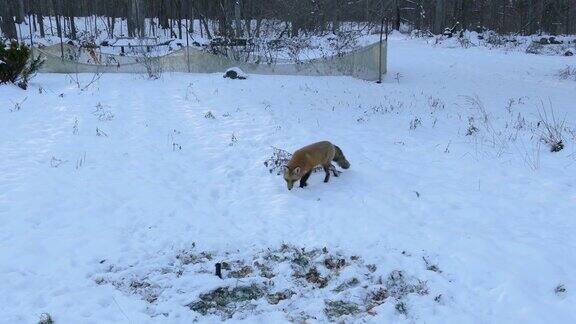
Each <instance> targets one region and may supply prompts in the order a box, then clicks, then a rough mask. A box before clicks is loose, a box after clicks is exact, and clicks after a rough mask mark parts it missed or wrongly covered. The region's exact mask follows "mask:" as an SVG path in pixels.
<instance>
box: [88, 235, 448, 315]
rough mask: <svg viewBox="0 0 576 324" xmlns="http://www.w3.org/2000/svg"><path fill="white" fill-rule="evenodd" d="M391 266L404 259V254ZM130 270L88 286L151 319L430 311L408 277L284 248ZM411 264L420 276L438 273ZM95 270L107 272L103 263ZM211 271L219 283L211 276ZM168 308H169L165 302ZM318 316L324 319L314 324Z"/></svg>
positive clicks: (176, 256) (352, 259) (427, 298)
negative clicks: (141, 304) (131, 301)
mask: <svg viewBox="0 0 576 324" xmlns="http://www.w3.org/2000/svg"><path fill="white" fill-rule="evenodd" d="M394 257H396V258H410V257H411V256H410V255H408V254H406V253H403V255H399V254H396V255H395V256H394ZM143 260H146V261H143V262H140V263H137V264H130V265H115V264H114V265H112V264H109V265H105V267H104V269H102V272H101V273H99V274H97V275H95V276H94V277H93V280H94V281H95V282H96V283H97V284H99V285H112V286H114V287H115V288H116V289H118V290H120V291H122V292H123V293H125V294H127V295H129V296H134V297H136V298H138V299H142V300H145V301H146V302H148V303H149V304H150V309H151V312H152V314H151V315H152V316H154V315H155V314H157V313H161V312H162V311H160V310H162V309H164V311H163V312H166V310H165V307H166V305H170V304H174V303H173V301H177V304H180V305H182V306H184V307H185V308H186V309H188V310H189V311H190V312H195V313H196V315H197V316H198V317H197V318H196V319H199V317H201V316H213V317H214V316H215V317H217V318H219V319H222V320H224V319H229V318H236V319H244V318H246V317H247V316H249V315H253V314H262V313H265V312H280V313H283V314H284V316H285V318H286V319H288V320H290V321H299V322H300V321H306V320H309V319H318V320H323V319H324V320H330V321H336V320H345V319H350V320H353V319H355V320H359V319H362V318H364V317H366V316H369V315H374V314H376V313H377V312H378V311H379V310H380V309H381V308H382V307H384V306H383V305H384V304H386V305H389V308H391V309H394V312H395V313H396V314H397V316H400V315H402V316H407V315H409V311H408V306H407V302H408V301H409V300H411V299H412V298H417V299H421V300H424V303H426V304H428V306H426V307H430V305H434V304H437V303H438V302H439V301H440V299H441V294H435V295H434V294H431V291H430V288H429V287H428V284H427V281H425V280H421V279H419V278H417V277H415V276H412V275H410V274H409V273H410V272H412V271H407V270H392V271H381V270H379V269H378V268H377V266H376V265H375V264H368V263H366V262H365V261H364V260H363V259H362V258H361V257H360V256H358V255H346V254H342V253H338V252H336V253H332V252H329V251H328V249H327V248H321V249H320V248H316V249H306V248H304V247H299V246H294V245H287V244H283V245H281V246H280V247H278V248H274V249H266V250H262V251H257V252H253V253H245V254H244V253H240V252H238V251H235V252H209V251H199V250H197V249H196V248H195V246H194V245H192V246H191V247H190V248H187V249H182V250H180V251H176V252H175V253H174V252H172V253H168V254H167V255H161V256H159V257H157V258H152V259H143ZM423 260H424V261H425V262H424V263H422V262H419V263H417V267H418V268H421V269H419V270H423V269H426V270H429V271H432V273H436V275H435V276H434V277H433V278H434V279H435V280H436V279H440V280H442V279H441V276H440V275H439V274H440V273H441V271H440V269H439V268H438V267H437V266H436V265H433V266H430V264H429V263H428V261H427V259H426V258H425V257H424V258H423ZM102 264H106V261H105V260H103V261H102ZM215 269H218V271H219V272H217V274H219V275H220V276H221V277H222V279H220V278H219V277H218V276H216V275H215V274H214V273H215ZM171 301H172V302H171ZM318 314H322V316H324V318H323V319H322V318H318Z"/></svg>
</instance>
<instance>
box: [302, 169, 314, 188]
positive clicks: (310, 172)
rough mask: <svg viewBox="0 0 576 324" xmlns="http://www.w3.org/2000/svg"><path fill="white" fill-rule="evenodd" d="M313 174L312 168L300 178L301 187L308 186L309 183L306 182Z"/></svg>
mask: <svg viewBox="0 0 576 324" xmlns="http://www.w3.org/2000/svg"><path fill="white" fill-rule="evenodd" d="M311 174H312V170H310V171H308V173H306V174H305V175H304V176H303V177H302V178H301V179H300V188H304V187H306V186H307V185H308V184H307V183H306V181H308V178H310V175H311Z"/></svg>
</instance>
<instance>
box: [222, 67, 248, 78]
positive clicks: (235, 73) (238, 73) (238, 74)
mask: <svg viewBox="0 0 576 324" xmlns="http://www.w3.org/2000/svg"><path fill="white" fill-rule="evenodd" d="M224 77H225V78H230V79H232V80H236V79H238V80H246V74H245V73H244V72H243V71H242V70H240V69H239V68H230V69H228V70H226V73H224Z"/></svg>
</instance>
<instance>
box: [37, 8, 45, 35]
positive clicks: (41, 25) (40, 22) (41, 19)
mask: <svg viewBox="0 0 576 324" xmlns="http://www.w3.org/2000/svg"><path fill="white" fill-rule="evenodd" d="M36 20H37V21H38V27H39V28H40V37H42V38H44V37H46V30H45V29H44V16H42V14H37V15H36Z"/></svg>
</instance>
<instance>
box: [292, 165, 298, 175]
mask: <svg viewBox="0 0 576 324" xmlns="http://www.w3.org/2000/svg"><path fill="white" fill-rule="evenodd" d="M292 174H293V175H299V174H300V167H295V168H294V170H292Z"/></svg>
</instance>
